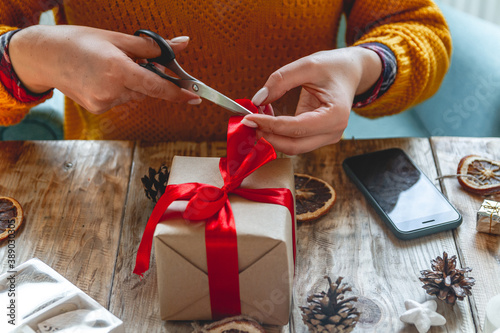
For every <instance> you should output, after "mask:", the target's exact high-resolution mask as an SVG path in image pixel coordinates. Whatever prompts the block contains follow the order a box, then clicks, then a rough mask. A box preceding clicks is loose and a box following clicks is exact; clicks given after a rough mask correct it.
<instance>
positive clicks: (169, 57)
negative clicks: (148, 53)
mask: <svg viewBox="0 0 500 333" xmlns="http://www.w3.org/2000/svg"><path fill="white" fill-rule="evenodd" d="M141 34H144V35H146V36H148V37H151V38H152V39H153V40H154V41H155V42H156V44H158V46H159V47H160V50H161V55H160V56H159V57H156V58H152V59H148V61H149V62H156V63H159V64H160V65H163V66H166V65H167V64H169V63H170V62H171V61H173V60H174V59H175V53H174V50H172V48H171V47H170V45H168V43H167V41H166V40H165V39H163V37H162V36H160V35H158V34H157V33H156V32H153V31H150V30H146V29H139V30H137V31H136V32H134V35H135V36H139V35H141Z"/></svg>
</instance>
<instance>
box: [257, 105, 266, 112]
mask: <svg viewBox="0 0 500 333" xmlns="http://www.w3.org/2000/svg"><path fill="white" fill-rule="evenodd" d="M265 109H266V106H265V105H261V106H259V113H260V114H264V110H265Z"/></svg>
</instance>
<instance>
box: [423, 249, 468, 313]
mask: <svg viewBox="0 0 500 333" xmlns="http://www.w3.org/2000/svg"><path fill="white" fill-rule="evenodd" d="M456 262H457V256H455V255H454V256H452V257H451V258H449V259H448V254H447V253H446V252H443V258H441V257H437V258H436V259H433V260H432V261H431V263H432V271H430V270H423V271H420V274H422V276H421V277H420V281H422V282H423V283H424V285H423V286H422V288H424V289H425V291H426V292H427V293H428V294H429V295H436V296H437V298H438V299H440V300H442V301H445V302H446V303H448V304H451V305H455V302H456V301H457V299H459V300H461V301H462V300H463V299H464V297H465V296H466V295H471V294H472V293H471V291H470V290H471V288H472V286H473V285H474V283H475V282H476V280H475V279H474V278H472V277H465V273H467V272H470V271H472V268H469V267H466V268H456V267H455V266H456Z"/></svg>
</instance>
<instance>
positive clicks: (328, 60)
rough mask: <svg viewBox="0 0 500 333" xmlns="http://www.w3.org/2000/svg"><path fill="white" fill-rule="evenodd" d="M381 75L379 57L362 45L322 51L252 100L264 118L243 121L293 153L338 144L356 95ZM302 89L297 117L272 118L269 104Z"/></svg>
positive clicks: (289, 68)
mask: <svg viewBox="0 0 500 333" xmlns="http://www.w3.org/2000/svg"><path fill="white" fill-rule="evenodd" d="M381 72H382V62H381V60H380V58H379V56H378V55H377V54H376V53H375V52H374V51H371V50H368V49H364V48H362V47H348V48H343V49H337V50H332V51H322V52H318V53H315V54H312V55H310V56H307V57H304V58H301V59H299V60H297V61H295V62H292V63H290V64H288V65H286V66H284V67H282V68H280V69H279V70H277V71H276V72H274V73H273V74H271V76H270V77H269V79H268V80H267V82H266V84H265V85H264V87H263V88H262V89H261V90H259V91H258V92H257V94H255V96H254V97H253V99H252V102H254V104H255V105H257V106H265V108H263V112H264V113H265V114H253V115H248V116H246V117H245V118H244V119H243V121H242V122H243V123H244V124H245V125H247V126H250V127H257V128H258V131H257V133H258V135H260V136H263V137H264V138H265V139H267V140H268V141H269V142H270V143H271V144H272V145H273V146H274V147H275V148H276V150H279V151H281V152H284V153H286V154H289V155H295V154H300V153H304V152H308V151H311V150H314V149H316V148H319V147H322V146H324V145H328V144H332V143H336V142H338V141H339V140H340V139H341V137H342V133H343V132H344V130H345V128H346V127H347V121H348V119H349V113H350V110H351V106H352V102H353V99H354V96H355V95H358V94H361V93H363V92H365V91H367V90H368V89H370V87H371V86H372V85H373V84H375V82H376V81H377V80H378V78H379V77H380V74H381ZM298 86H302V92H301V94H300V99H299V103H298V105H297V110H296V112H295V116H277V117H274V116H271V115H266V114H272V107H271V105H270V103H272V102H274V101H275V100H277V99H279V98H280V97H281V96H283V95H284V94H285V93H286V92H287V91H289V90H290V89H292V88H295V87H298Z"/></svg>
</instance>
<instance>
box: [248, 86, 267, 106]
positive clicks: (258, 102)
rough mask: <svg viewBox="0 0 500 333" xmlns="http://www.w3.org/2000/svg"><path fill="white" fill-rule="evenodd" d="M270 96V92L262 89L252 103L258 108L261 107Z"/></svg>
mask: <svg viewBox="0 0 500 333" xmlns="http://www.w3.org/2000/svg"><path fill="white" fill-rule="evenodd" d="M268 95H269V91H268V90H267V88H266V87H264V88H261V89H260V90H259V91H257V93H256V94H255V96H254V97H253V98H252V103H253V104H255V105H256V106H260V105H261V104H262V102H264V101H265V100H266V98H267V96H268Z"/></svg>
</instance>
